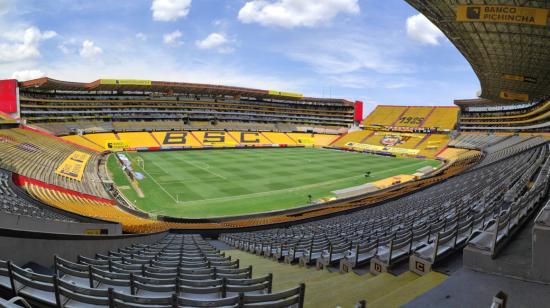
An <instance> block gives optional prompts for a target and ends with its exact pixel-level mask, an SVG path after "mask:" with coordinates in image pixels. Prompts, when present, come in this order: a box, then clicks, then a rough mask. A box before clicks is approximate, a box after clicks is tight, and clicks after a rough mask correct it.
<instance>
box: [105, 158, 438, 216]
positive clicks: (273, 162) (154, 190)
mask: <svg viewBox="0 0 550 308" xmlns="http://www.w3.org/2000/svg"><path fill="white" fill-rule="evenodd" d="M127 155H128V156H129V158H130V159H131V160H132V161H133V165H134V168H135V169H136V170H137V171H138V172H142V171H143V174H144V176H145V179H144V180H142V181H140V187H141V189H142V191H143V193H144V195H145V198H140V197H138V195H137V193H136V192H135V191H134V190H133V189H132V188H131V187H130V186H129V182H128V180H127V178H126V177H125V175H124V174H123V173H122V170H121V168H120V166H119V165H118V163H117V162H116V158H115V157H114V155H111V157H110V159H109V163H108V167H109V169H110V171H111V173H112V175H113V178H114V181H115V183H116V184H117V185H118V186H119V189H120V190H121V192H122V193H123V194H124V195H125V196H126V197H127V198H128V199H130V200H131V201H132V202H133V203H134V204H135V205H136V206H138V207H139V208H141V209H142V210H144V211H146V212H149V213H152V214H158V215H168V216H173V217H186V218H206V217H221V216H231V215H241V214H251V213H261V212H268V211H274V210H282V209H289V208H294V207H299V206H304V205H307V204H308V202H309V200H308V195H312V197H313V200H316V199H319V198H321V197H328V196H331V193H330V192H331V191H333V190H337V189H342V188H347V187H352V186H357V185H361V184H365V183H367V182H371V181H376V180H380V179H384V178H387V177H390V176H394V175H398V174H412V173H414V172H415V171H416V170H417V169H419V168H422V167H424V166H434V167H435V166H438V165H439V164H440V162H438V161H435V160H420V159H412V158H392V157H382V156H375V155H366V154H360V153H348V152H339V151H333V150H322V149H312V148H285V149H283V148H281V149H254V150H244V149H235V150H207V151H172V152H143V153H127ZM138 156H139V157H141V158H142V159H143V161H144V167H145V170H142V169H141V168H140V167H138V166H137V164H136V159H137V157H138ZM367 171H370V172H371V176H370V178H368V179H367V178H365V173H366V172H367Z"/></svg>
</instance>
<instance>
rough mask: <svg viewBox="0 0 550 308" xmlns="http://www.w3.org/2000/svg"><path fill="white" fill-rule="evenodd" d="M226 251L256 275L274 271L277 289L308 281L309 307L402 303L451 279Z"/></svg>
mask: <svg viewBox="0 0 550 308" xmlns="http://www.w3.org/2000/svg"><path fill="white" fill-rule="evenodd" d="M212 245H214V246H216V245H215V244H212ZM218 248H220V249H223V247H221V246H220V247H218ZM224 252H225V253H226V255H229V256H231V257H232V258H238V259H239V260H240V262H241V265H242V266H243V267H246V266H248V265H252V267H253V269H254V271H253V275H254V277H259V276H262V275H265V274H268V273H273V291H275V292H277V291H280V290H284V289H288V288H289V287H292V286H295V285H297V284H298V283H301V282H304V283H305V284H306V296H305V307H354V305H355V304H356V303H357V302H358V301H360V300H363V299H365V300H366V301H367V307H399V306H401V305H403V304H405V303H407V302H409V301H411V300H413V299H414V298H416V297H418V296H419V295H421V294H423V293H425V292H426V291H428V290H430V289H432V288H433V287H435V286H437V285H439V284H440V283H442V282H443V281H445V280H446V279H447V276H446V275H443V274H440V273H437V272H431V273H429V274H428V275H425V276H419V275H417V274H415V273H412V272H408V271H407V272H404V273H402V274H400V275H399V276H395V275H392V274H390V273H384V274H380V275H378V276H373V275H371V274H364V275H357V274H355V273H347V274H340V273H337V272H334V273H331V272H329V271H326V270H316V269H315V268H314V267H310V268H304V267H299V266H298V265H292V266H289V265H288V264H283V263H278V262H275V261H272V260H270V259H266V258H264V257H259V256H256V255H252V254H250V253H246V252H243V251H239V250H225V251H224Z"/></svg>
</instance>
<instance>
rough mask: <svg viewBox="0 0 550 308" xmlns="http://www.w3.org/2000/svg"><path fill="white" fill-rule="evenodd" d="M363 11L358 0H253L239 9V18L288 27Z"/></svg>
mask: <svg viewBox="0 0 550 308" xmlns="http://www.w3.org/2000/svg"><path fill="white" fill-rule="evenodd" d="M359 12H360V8H359V4H358V0H252V1H248V2H247V3H246V4H245V5H244V6H243V7H242V8H241V10H240V11H239V20H240V21H242V22H243V23H259V24H261V25H264V26H279V27H284V28H294V27H300V26H303V27H314V26H317V25H320V24H323V23H327V22H330V21H331V20H332V19H333V18H334V17H336V16H337V15H338V14H358V13H359Z"/></svg>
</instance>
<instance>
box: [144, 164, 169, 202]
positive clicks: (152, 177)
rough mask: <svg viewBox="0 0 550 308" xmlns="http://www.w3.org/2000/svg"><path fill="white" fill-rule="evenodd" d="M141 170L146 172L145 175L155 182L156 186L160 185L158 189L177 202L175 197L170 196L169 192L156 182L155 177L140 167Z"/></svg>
mask: <svg viewBox="0 0 550 308" xmlns="http://www.w3.org/2000/svg"><path fill="white" fill-rule="evenodd" d="M140 169H141V171H143V172H144V173H145V174H147V176H148V177H149V178H150V179H151V180H152V181H153V182H155V184H157V186H158V187H160V189H162V191H164V193H166V194H167V195H168V196H170V198H172V200H174V202H175V203H178V200H176V198H174V196H172V194H171V193H169V192H168V191H167V190H166V189H165V188H164V187H163V186H162V185H161V184H160V183H159V182H157V180H156V179H155V177H154V176H151V175H150V174H149V173H148V172H147V171H145V170H144V169H142V168H140Z"/></svg>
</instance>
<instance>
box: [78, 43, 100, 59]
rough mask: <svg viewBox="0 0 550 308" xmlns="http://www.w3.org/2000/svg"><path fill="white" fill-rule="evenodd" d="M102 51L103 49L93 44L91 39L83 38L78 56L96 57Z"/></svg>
mask: <svg viewBox="0 0 550 308" xmlns="http://www.w3.org/2000/svg"><path fill="white" fill-rule="evenodd" d="M102 53H103V50H102V49H101V48H99V47H97V46H96V45H95V43H94V42H93V41H90V40H85V41H84V42H82V47H81V48H80V56H81V57H82V58H87V59H92V58H96V57H97V56H99V55H100V54H102Z"/></svg>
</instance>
